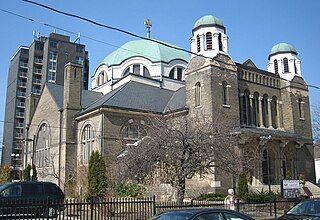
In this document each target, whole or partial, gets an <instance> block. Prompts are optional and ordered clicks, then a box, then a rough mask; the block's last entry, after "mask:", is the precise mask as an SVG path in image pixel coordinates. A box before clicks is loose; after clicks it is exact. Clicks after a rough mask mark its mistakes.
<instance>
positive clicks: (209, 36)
mask: <svg viewBox="0 0 320 220" xmlns="http://www.w3.org/2000/svg"><path fill="white" fill-rule="evenodd" d="M206 43H207V50H212V34H211V32H208V33H206Z"/></svg>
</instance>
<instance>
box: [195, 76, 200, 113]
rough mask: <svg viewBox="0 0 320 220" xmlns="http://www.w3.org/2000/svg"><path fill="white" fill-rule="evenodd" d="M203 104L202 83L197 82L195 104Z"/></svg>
mask: <svg viewBox="0 0 320 220" xmlns="http://www.w3.org/2000/svg"><path fill="white" fill-rule="evenodd" d="M200 105H201V85H200V82H197V83H196V85H195V106H196V107H199V106H200Z"/></svg>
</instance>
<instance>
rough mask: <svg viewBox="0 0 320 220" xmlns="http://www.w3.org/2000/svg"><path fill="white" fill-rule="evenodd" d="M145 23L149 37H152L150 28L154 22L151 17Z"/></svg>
mask: <svg viewBox="0 0 320 220" xmlns="http://www.w3.org/2000/svg"><path fill="white" fill-rule="evenodd" d="M144 25H145V26H146V27H147V38H150V28H151V27H152V23H151V20H150V19H147V20H146V21H145V22H144Z"/></svg>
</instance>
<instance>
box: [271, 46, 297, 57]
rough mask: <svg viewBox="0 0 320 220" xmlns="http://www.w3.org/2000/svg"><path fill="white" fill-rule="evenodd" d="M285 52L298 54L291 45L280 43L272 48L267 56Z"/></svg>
mask: <svg viewBox="0 0 320 220" xmlns="http://www.w3.org/2000/svg"><path fill="white" fill-rule="evenodd" d="M285 52H289V53H294V54H298V52H297V51H296V49H295V48H294V47H293V46H292V45H290V44H287V43H280V44H277V45H275V46H273V47H272V49H271V52H270V55H269V56H271V55H273V54H276V53H285Z"/></svg>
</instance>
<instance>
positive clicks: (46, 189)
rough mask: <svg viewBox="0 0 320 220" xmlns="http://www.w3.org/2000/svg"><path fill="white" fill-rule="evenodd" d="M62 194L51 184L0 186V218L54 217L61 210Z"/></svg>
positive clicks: (29, 183)
mask: <svg viewBox="0 0 320 220" xmlns="http://www.w3.org/2000/svg"><path fill="white" fill-rule="evenodd" d="M63 201H64V193H63V192H62V190H61V189H60V188H59V186H57V185H56V184H54V183H51V182H9V183H6V184H4V185H0V216H4V215H5V216H19V215H24V214H36V215H41V216H44V217H56V216H57V215H58V212H59V211H62V210H63Z"/></svg>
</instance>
